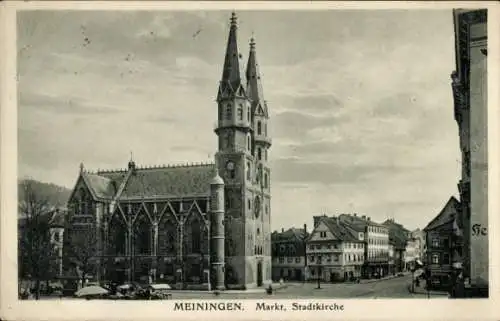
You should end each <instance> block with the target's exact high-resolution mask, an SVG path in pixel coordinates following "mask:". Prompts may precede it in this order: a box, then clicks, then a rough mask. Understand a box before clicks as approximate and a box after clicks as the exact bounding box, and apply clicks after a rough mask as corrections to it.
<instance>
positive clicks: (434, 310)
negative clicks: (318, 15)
mask: <svg viewBox="0 0 500 321" xmlns="http://www.w3.org/2000/svg"><path fill="white" fill-rule="evenodd" d="M454 7H460V8H478V7H483V8H488V9H489V10H488V32H489V35H488V41H489V44H488V46H489V48H488V82H489V83H488V86H489V87H488V96H489V97H488V103H489V106H488V107H489V109H488V113H489V118H488V142H489V146H488V149H489V150H488V155H489V192H490V195H489V197H488V199H489V213H491V215H489V251H490V273H489V275H490V299H488V300H448V299H443V300H439V299H434V300H427V299H422V300H417V299H412V300H396V299H387V300H381V299H379V300H373V299H371V300H360V299H356V300H347V299H333V300H314V302H325V303H331V302H335V303H337V304H343V305H344V307H345V310H344V311H339V312H332V311H324V312H259V313H257V312H254V310H255V302H256V301H254V300H245V301H240V302H243V304H244V306H245V309H246V311H245V312H244V313H242V312H210V313H206V312H179V311H177V312H175V311H173V301H169V302H166V301H162V302H155V301H149V302H140V301H116V302H115V301H113V302H112V301H109V302H108V301H38V302H35V301H18V300H17V240H16V234H17V232H16V230H17V222H16V214H15V213H17V201H16V200H17V189H16V187H17V174H16V173H17V113H16V106H17V105H16V103H17V102H16V97H17V94H16V92H17V89H16V85H17V82H16V65H17V64H16V48H17V46H16V35H15V30H16V28H15V26H16V16H15V12H16V10H26V9H61V10H65V9H73V10H78V9H87V10H88V9H96V10H156V9H167V10H199V9H204V10H220V9H226V10H232V9H235V10H248V9H265V10H324V9H335V10H339V9H370V10H371V9H417V8H418V9H424V8H427V9H431V8H440V9H445V8H448V9H451V8H454ZM0 14H1V15H0V23H1V24H0V26H1V28H0V30H1V31H2V33H1V35H0V45H1V49H2V51H1V52H2V55H1V57H2V58H3V59H1V60H0V62H1V65H0V66H1V68H0V70H1V71H2V72H1V73H0V75H1V81H0V85H1V87H0V89H1V91H0V92H1V93H2V95H1V99H2V100H1V105H0V106H1V108H0V151H1V153H0V155H1V159H0V182H1V185H0V200H1V204H0V206H1V207H0V213H1V215H0V223H1V225H0V227H1V233H0V249H1V252H0V253H1V266H0V284H1V289H0V311H1V314H0V316H1V317H2V318H3V319H6V320H39V319H50V320H63V319H64V320H75V319H82V320H84V319H85V320H97V319H100V320H103V319H104V320H112V319H116V320H135V319H141V320H144V319H195V318H200V317H202V315H203V318H213V319H231V320H234V319H249V320H252V319H270V318H287V319H306V318H307V319H313V318H314V319H333V318H339V319H340V318H341V319H343V320H346V319H356V320H361V319H374V318H376V319H379V318H380V319H393V318H394V319H398V320H399V319H405V320H406V319H416V320H422V319H440V320H443V319H453V320H458V319H459V320H462V319H464V320H465V319H470V320H477V319H481V320H485V319H497V318H495V316H497V317H498V316H500V313H499V312H496V310H500V309H498V307H495V304H494V303H495V302H496V301H497V299H498V297H499V289H498V284H499V275H500V273H499V268H498V267H499V266H500V264H499V263H500V262H499V255H498V253H500V251H499V241H498V236H496V233H494V231H496V232H498V231H499V229H498V226H499V220H500V218H499V215H498V213H499V200H498V197H496V196H497V195H499V193H498V188H499V178H500V172H499V169H498V164H500V159H499V155H498V147H499V145H498V135H499V132H498V126H499V123H498V122H499V118H500V112H499V106H500V105H499V98H500V97H499V91H498V88H499V84H500V79H499V76H500V75H499V69H498V65H499V62H500V55H499V49H500V37H499V34H498V31H499V30H500V11H499V6H498V4H496V3H494V2H482V3H481V2H460V3H457V2H455V3H454V2H378V1H377V2H375V1H373V2H285V1H283V2H267V1H266V2H263V1H261V2H237V3H236V2H175V3H166V2H160V1H157V2H142V3H141V2H132V1H130V2H111V1H109V2H103V1H95V2H90V1H88V2H84V1H78V2H56V1H50V2H49V1H47V2H21V1H12V2H10V1H9V2H4V3H2V4H1V5H0ZM451 19H453V17H452V14H451V10H450V20H451ZM2 40H3V41H2ZM436 50H439V48H436ZM429 67H432V66H429ZM451 71H452V70H450V73H451ZM451 94H452V92H451V86H450V95H451ZM449 107H450V108H453V107H452V106H449ZM450 115H451V114H450ZM450 117H452V116H450ZM457 147H458V146H457ZM457 183H458V182H457ZM279 301H282V302H284V303H290V302H292V301H290V300H279ZM194 302H195V301H194ZM296 302H311V301H310V300H296ZM249 312H250V313H249Z"/></svg>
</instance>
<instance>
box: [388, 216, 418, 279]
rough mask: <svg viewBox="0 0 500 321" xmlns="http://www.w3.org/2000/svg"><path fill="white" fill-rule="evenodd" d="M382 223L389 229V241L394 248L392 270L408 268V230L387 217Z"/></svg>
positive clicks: (397, 270)
mask: <svg viewBox="0 0 500 321" xmlns="http://www.w3.org/2000/svg"><path fill="white" fill-rule="evenodd" d="M382 224H383V225H385V226H387V228H388V229H389V243H390V244H391V245H392V246H393V248H394V271H395V272H402V271H406V270H408V265H409V262H410V260H411V259H413V258H410V257H409V256H408V253H407V245H408V236H409V234H410V231H409V230H407V229H406V228H404V227H403V225H401V224H399V223H397V222H395V221H394V219H388V220H386V221H385V222H384V223H382Z"/></svg>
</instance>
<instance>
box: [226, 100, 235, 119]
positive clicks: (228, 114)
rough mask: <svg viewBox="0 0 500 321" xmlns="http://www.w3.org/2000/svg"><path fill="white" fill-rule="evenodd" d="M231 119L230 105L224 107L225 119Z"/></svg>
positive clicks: (231, 110) (231, 108)
mask: <svg viewBox="0 0 500 321" xmlns="http://www.w3.org/2000/svg"><path fill="white" fill-rule="evenodd" d="M231 118H233V106H231V104H227V105H226V119H227V120H231Z"/></svg>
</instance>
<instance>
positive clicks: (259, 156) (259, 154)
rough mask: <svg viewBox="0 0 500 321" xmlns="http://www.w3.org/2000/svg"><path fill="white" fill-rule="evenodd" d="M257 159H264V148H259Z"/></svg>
mask: <svg viewBox="0 0 500 321" xmlns="http://www.w3.org/2000/svg"><path fill="white" fill-rule="evenodd" d="M257 159H258V160H262V150H261V149H260V148H257Z"/></svg>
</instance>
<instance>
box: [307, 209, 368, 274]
mask: <svg viewBox="0 0 500 321" xmlns="http://www.w3.org/2000/svg"><path fill="white" fill-rule="evenodd" d="M306 252H307V253H306V254H307V269H308V273H307V279H309V280H317V279H318V278H319V279H321V280H323V281H325V282H338V281H345V280H348V279H350V278H354V277H360V276H361V267H362V265H363V262H364V259H365V234H364V232H355V231H352V230H350V229H349V228H348V227H347V226H346V225H345V224H344V223H342V222H341V220H340V219H339V218H338V217H328V216H326V215H323V216H314V229H313V231H312V232H311V235H310V236H309V238H308V239H307V250H306Z"/></svg>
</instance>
